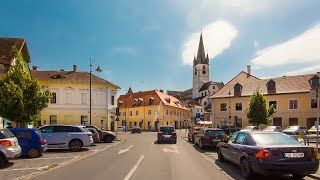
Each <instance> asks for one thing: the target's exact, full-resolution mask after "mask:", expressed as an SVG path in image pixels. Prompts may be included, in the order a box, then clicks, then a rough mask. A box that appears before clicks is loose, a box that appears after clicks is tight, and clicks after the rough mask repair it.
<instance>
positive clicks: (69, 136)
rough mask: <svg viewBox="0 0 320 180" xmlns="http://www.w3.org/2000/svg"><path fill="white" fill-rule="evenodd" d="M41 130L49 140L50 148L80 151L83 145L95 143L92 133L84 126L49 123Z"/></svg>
mask: <svg viewBox="0 0 320 180" xmlns="http://www.w3.org/2000/svg"><path fill="white" fill-rule="evenodd" d="M39 130H40V131H41V132H42V135H43V137H44V138H45V139H46V140H47V143H48V148H49V149H55V148H62V149H70V150H71V151H80V150H81V149H82V147H88V146H91V144H92V143H93V138H92V133H91V132H90V131H89V130H86V129H85V128H84V127H83V126H72V125H48V126H43V127H41V128H39Z"/></svg>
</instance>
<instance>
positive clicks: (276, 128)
mask: <svg viewBox="0 0 320 180" xmlns="http://www.w3.org/2000/svg"><path fill="white" fill-rule="evenodd" d="M282 130H283V129H282V128H281V127H280V126H267V127H266V128H264V129H263V131H277V132H281V131H282Z"/></svg>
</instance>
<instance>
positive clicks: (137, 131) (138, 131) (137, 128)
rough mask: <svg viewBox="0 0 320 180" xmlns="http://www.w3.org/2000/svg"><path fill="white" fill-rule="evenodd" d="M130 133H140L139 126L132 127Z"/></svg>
mask: <svg viewBox="0 0 320 180" xmlns="http://www.w3.org/2000/svg"><path fill="white" fill-rule="evenodd" d="M131 133H141V128H140V126H133V128H132V129H131Z"/></svg>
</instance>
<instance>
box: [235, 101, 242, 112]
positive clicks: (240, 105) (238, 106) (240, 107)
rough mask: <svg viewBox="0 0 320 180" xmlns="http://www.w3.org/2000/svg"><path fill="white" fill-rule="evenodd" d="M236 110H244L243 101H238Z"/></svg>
mask: <svg viewBox="0 0 320 180" xmlns="http://www.w3.org/2000/svg"><path fill="white" fill-rule="evenodd" d="M236 111H242V103H236Z"/></svg>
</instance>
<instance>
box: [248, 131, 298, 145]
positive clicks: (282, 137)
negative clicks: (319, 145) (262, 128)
mask: <svg viewBox="0 0 320 180" xmlns="http://www.w3.org/2000/svg"><path fill="white" fill-rule="evenodd" d="M251 136H252V137H253V139H254V140H255V142H256V143H257V145H260V146H266V145H301V143H300V142H299V141H297V140H295V139H293V138H292V137H290V136H288V135H286V134H283V133H275V134H267V133H266V134H264V133H261V134H260V133H259V134H251Z"/></svg>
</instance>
